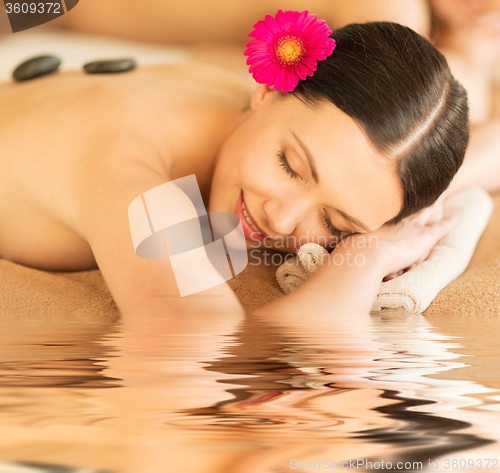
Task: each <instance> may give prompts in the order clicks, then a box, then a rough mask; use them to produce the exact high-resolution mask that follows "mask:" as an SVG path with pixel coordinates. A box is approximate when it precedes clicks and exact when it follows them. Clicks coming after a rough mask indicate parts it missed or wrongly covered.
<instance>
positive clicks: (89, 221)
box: [77, 156, 243, 317]
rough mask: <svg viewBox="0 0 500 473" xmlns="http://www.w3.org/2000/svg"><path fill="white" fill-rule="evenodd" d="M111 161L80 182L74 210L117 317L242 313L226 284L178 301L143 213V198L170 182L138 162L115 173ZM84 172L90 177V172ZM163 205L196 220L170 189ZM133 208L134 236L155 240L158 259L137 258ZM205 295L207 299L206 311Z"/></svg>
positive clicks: (169, 266) (170, 270)
mask: <svg viewBox="0 0 500 473" xmlns="http://www.w3.org/2000/svg"><path fill="white" fill-rule="evenodd" d="M113 161H114V160H113V159H109V160H107V161H106V160H104V162H103V164H102V166H101V168H100V169H99V170H98V172H95V173H94V174H93V176H92V177H90V176H87V177H88V178H87V179H84V181H86V182H87V183H88V184H87V185H86V186H83V187H82V189H80V190H79V191H78V193H77V195H78V199H77V209H78V214H79V219H80V226H81V229H82V232H83V234H84V236H85V239H86V240H87V241H88V243H89V245H90V247H91V249H92V252H93V254H94V257H95V260H96V262H97V265H98V267H99V269H100V270H101V272H102V275H103V277H104V279H105V281H106V283H107V285H108V287H109V289H110V291H111V294H112V295H113V298H114V300H115V302H116V303H117V305H118V307H119V309H120V311H121V312H122V314H123V315H125V316H127V317H136V316H138V315H157V314H159V313H163V314H167V313H172V314H188V313H203V314H210V313H213V314H224V313H227V314H241V313H243V311H242V308H241V305H240V304H239V302H238V300H237V298H236V296H235V295H234V293H233V292H232V291H231V289H230V288H229V286H227V285H226V284H225V283H222V284H220V285H218V286H217V287H215V288H211V289H208V290H206V291H203V292H200V294H198V295H197V296H198V297H196V298H189V297H184V298H182V297H181V296H180V293H179V289H178V285H177V281H176V277H175V274H174V270H173V268H172V264H171V261H170V259H169V255H168V252H167V250H166V246H165V245H164V244H163V240H162V238H163V236H162V229H153V228H152V227H151V225H150V224H148V217H149V214H148V211H147V209H148V207H147V206H144V207H143V202H144V197H143V196H144V193H146V192H148V191H151V190H152V189H157V188H159V187H162V186H164V185H165V184H167V183H169V182H170V179H169V176H168V175H166V174H163V173H159V172H157V171H156V170H155V169H153V168H151V167H150V166H148V165H146V164H145V163H144V160H143V159H134V158H133V157H131V156H128V157H127V159H126V162H127V165H126V166H122V167H120V168H119V169H116V167H115V166H114V165H113ZM146 161H147V160H146ZM86 172H88V173H92V171H91V170H90V169H89V170H88V171H86ZM162 205H164V206H167V207H169V208H170V209H174V211H175V212H176V213H177V214H181V215H182V217H183V219H192V218H195V217H196V216H197V211H196V209H195V207H194V204H193V203H192V202H191V200H190V199H189V198H188V196H187V195H186V194H185V193H184V192H183V191H181V189H180V188H177V187H175V186H170V187H169V192H168V196H166V197H165V199H164V201H163V202H162ZM136 207H141V210H142V214H141V215H140V218H141V219H142V222H141V223H142V224H143V225H142V227H141V229H140V230H139V233H141V232H142V236H144V238H149V237H155V238H156V240H157V243H158V244H159V245H160V249H161V250H162V251H163V255H162V256H160V257H154V258H145V257H143V255H142V256H139V255H138V254H137V253H136V250H137V233H136V232H134V230H133V227H134V221H133V219H134V213H133V212H132V210H133V209H134V208H136ZM207 262H208V258H207ZM193 269H195V268H193ZM221 282H222V281H221ZM204 295H205V296H207V297H210V298H211V299H210V301H211V302H210V304H211V305H210V307H207V305H206V302H205V299H203V297H202V296H204Z"/></svg>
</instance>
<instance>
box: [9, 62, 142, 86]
mask: <svg viewBox="0 0 500 473" xmlns="http://www.w3.org/2000/svg"><path fill="white" fill-rule="evenodd" d="M60 65H61V60H60V59H59V58H58V57H56V56H37V57H34V58H31V59H28V60H27V61H24V62H23V63H21V64H19V66H17V67H16V68H15V69H14V72H13V73H12V77H14V79H15V80H16V81H18V82H21V81H25V80H30V79H35V78H36V77H41V76H45V75H47V74H52V73H53V72H56V71H57V69H59V66H60ZM136 65H137V64H136V62H135V61H134V60H133V59H114V60H106V61H94V62H89V63H87V64H85V65H84V66H83V69H84V71H85V72H86V73H87V74H106V73H117V72H127V71H131V70H132V69H134V68H135V66H136Z"/></svg>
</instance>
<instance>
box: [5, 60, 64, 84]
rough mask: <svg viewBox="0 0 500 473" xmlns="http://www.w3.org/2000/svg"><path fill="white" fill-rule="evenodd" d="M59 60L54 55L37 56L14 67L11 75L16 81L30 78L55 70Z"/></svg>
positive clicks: (59, 62)
mask: <svg viewBox="0 0 500 473" xmlns="http://www.w3.org/2000/svg"><path fill="white" fill-rule="evenodd" d="M60 64H61V60H60V59H59V58H57V57H55V56H38V57H34V58H32V59H28V60H27V61H24V62H23V63H22V64H19V66H17V67H16V69H15V70H14V72H13V73H12V76H13V77H14V79H15V80H17V81H23V80H30V79H34V78H35V77H41V76H45V75H47V74H50V73H51V72H55V71H57V69H58V68H59V65H60Z"/></svg>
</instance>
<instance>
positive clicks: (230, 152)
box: [0, 23, 468, 317]
mask: <svg viewBox="0 0 500 473" xmlns="http://www.w3.org/2000/svg"><path fill="white" fill-rule="evenodd" d="M332 37H333V38H334V39H335V41H336V48H335V51H334V53H333V54H332V55H331V56H329V57H328V58H327V59H326V60H324V61H321V62H320V63H319V64H318V69H317V71H316V72H315V73H314V75H313V76H312V77H308V78H307V79H306V80H303V81H300V83H299V84H298V86H297V88H296V89H295V90H294V91H293V92H290V93H288V94H282V93H281V92H278V91H276V90H274V89H273V88H271V87H267V86H266V85H259V86H258V87H257V89H256V90H253V89H254V88H253V87H251V86H249V85H248V83H247V82H246V81H244V80H243V79H242V78H241V77H240V76H239V75H234V74H233V73H229V72H226V71H223V70H220V69H215V68H209V67H194V66H191V67H190V66H155V67H144V68H139V69H138V70H137V71H134V72H133V73H131V74H128V75H127V74H124V75H120V76H112V77H102V76H99V77H96V76H86V75H84V74H82V73H80V72H70V73H66V74H61V75H58V76H53V77H46V78H43V79H39V80H37V81H33V82H28V83H23V84H3V86H2V89H1V92H0V93H1V94H2V95H3V96H2V99H3V103H4V104H5V106H4V107H3V108H2V116H1V120H2V124H3V126H2V128H1V130H2V131H1V133H2V143H3V149H4V153H3V154H2V158H1V160H2V169H3V173H2V185H1V186H0V188H1V189H2V192H3V195H4V200H3V202H4V205H3V206H2V208H0V218H1V220H2V222H4V224H3V225H2V233H1V235H0V255H1V256H2V257H4V258H7V259H11V260H13V261H16V262H19V263H22V264H25V265H28V266H33V267H37V268H41V269H49V270H83V269H90V268H94V267H96V264H97V265H98V267H99V268H100V269H101V271H102V274H103V276H104V278H105V280H106V282H107V284H108V286H109V288H110V290H111V293H112V294H113V297H114V298H115V301H116V303H117V305H118V307H119V308H120V310H121V311H122V313H123V314H124V316H125V317H127V316H128V317H134V316H135V317H137V316H140V315H145V314H146V315H147V314H149V315H156V314H159V313H164V314H166V313H169V314H175V313H178V314H189V313H197V312H200V313H204V314H213V315H215V314H218V315H223V314H228V315H229V314H233V315H234V314H242V313H243V309H242V307H241V306H240V304H239V302H238V301H237V299H236V297H235V295H234V294H233V293H232V291H231V290H230V289H229V287H228V286H227V285H226V284H221V285H219V286H217V287H215V288H213V289H209V290H206V291H203V292H201V293H200V294H197V295H196V296H197V297H184V298H181V297H179V293H178V290H177V286H176V280H175V276H174V273H173V270H172V266H171V263H170V261H169V259H168V258H167V259H165V260H153V259H142V258H139V257H138V256H137V255H136V254H135V252H134V247H133V245H132V242H131V238H130V228H129V220H128V215H127V209H128V206H129V204H130V203H131V202H132V201H133V200H134V199H136V198H137V196H140V195H142V194H143V193H144V192H146V191H148V190H149V189H152V188H155V187H157V186H160V185H162V184H164V183H166V182H169V181H172V180H176V179H179V178H181V177H184V176H189V175H191V174H195V175H196V178H197V181H198V184H199V186H200V189H201V193H202V196H203V198H204V200H205V202H208V201H209V208H210V211H212V212H236V213H239V214H242V215H244V212H243V207H242V208H241V209H240V208H239V205H240V204H241V205H243V203H244V205H245V212H247V214H248V215H249V218H250V222H251V224H253V225H255V228H256V229H257V233H260V234H261V235H260V236H259V235H258V234H255V232H254V231H252V230H251V229H250V228H253V227H251V226H250V224H249V225H247V226H245V225H244V228H246V230H245V236H246V237H247V238H248V239H249V240H255V239H257V240H259V239H260V240H262V239H263V238H266V237H267V238H266V242H267V244H268V246H269V244H270V245H271V246H275V247H276V248H278V249H288V250H296V249H297V246H296V245H295V246H286V245H288V244H289V242H290V241H292V242H297V241H299V240H300V237H301V236H306V237H307V239H308V241H323V240H320V238H322V239H325V238H327V239H328V242H329V244H331V245H335V244H336V243H338V242H339V239H340V238H345V242H349V243H351V244H349V245H343V244H342V243H344V242H341V243H340V244H338V246H337V247H336V249H335V250H334V252H333V253H332V255H344V256H345V257H346V258H344V259H343V260H344V262H345V263H343V264H340V265H338V264H335V263H333V257H332V262H330V261H328V262H327V263H326V264H324V265H323V266H322V267H321V268H319V269H318V270H317V271H316V272H315V273H314V275H313V276H312V277H311V278H310V279H309V280H308V281H307V282H306V283H305V284H304V285H303V286H302V287H300V288H299V289H298V290H297V291H295V292H293V293H292V294H290V295H288V296H286V297H284V298H282V299H280V300H278V301H275V302H273V303H272V304H270V305H268V306H266V307H264V308H263V309H260V311H258V312H259V313H261V314H266V313H272V314H278V313H283V312H286V313H287V314H294V313H295V314H299V315H300V314H304V313H306V311H310V312H312V313H314V314H320V313H323V314H327V315H328V314H334V315H337V314H343V313H368V311H369V310H370V308H371V305H372V303H373V300H374V298H375V296H376V294H377V290H378V287H379V285H380V281H381V279H382V278H383V277H384V276H386V275H388V274H391V273H395V272H397V271H399V270H401V269H404V268H406V267H407V266H409V265H411V264H412V263H415V262H416V261H418V260H419V259H420V258H422V256H424V255H426V254H427V253H428V252H429V251H430V250H431V249H432V247H433V246H434V245H435V244H436V242H437V241H438V240H439V239H440V238H441V237H442V236H444V235H445V234H446V233H447V232H448V231H449V230H450V228H451V227H452V225H453V222H451V221H450V220H443V221H440V222H437V223H434V224H428V225H427V224H426V222H425V219H422V218H414V219H408V218H405V217H410V216H411V215H414V214H415V213H417V212H419V211H420V210H421V209H425V208H426V207H428V206H430V205H432V204H433V203H434V202H435V201H436V200H437V199H438V197H439V196H440V195H441V194H442V193H443V191H444V190H445V189H446V188H447V186H448V185H449V183H450V182H451V180H452V179H453V176H454V175H455V173H456V172H457V170H458V168H459V167H460V165H461V163H462V160H463V157H464V154H465V149H466V146H467V141H468V108H467V98H466V93H465V91H464V89H463V88H462V87H461V86H460V84H459V83H458V82H456V81H455V80H454V79H453V77H452V76H451V73H450V71H449V68H448V66H447V63H446V61H445V59H444V57H443V56H442V55H441V54H440V53H439V52H438V51H437V50H436V49H435V48H434V47H433V46H432V45H431V44H430V43H429V42H428V41H427V40H425V39H424V38H422V37H421V36H419V35H418V34H416V33H415V32H414V31H412V30H410V29H408V28H405V27H403V26H400V25H397V24H394V23H371V24H365V25H349V26H347V27H345V28H342V29H340V30H337V31H335V32H334V34H333V35H332ZM33 105H35V106H33ZM27 130H29V133H30V138H31V140H30V141H29V142H28V141H27V140H26V133H27ZM7 199H8V200H7ZM176 199H177V200H176V201H175V205H176V206H177V207H178V208H179V209H180V210H182V212H183V214H184V215H186V217H188V216H189V215H192V216H193V217H194V216H196V212H195V211H194V208H193V205H192V204H191V202H190V201H189V200H188V199H187V198H186V197H185V195H182V193H179V194H178V195H177V196H176ZM244 216H246V215H244ZM398 222H399V223H398ZM254 230H255V229H254ZM353 233H355V234H354V235H353ZM366 233H370V235H371V236H372V237H376V242H377V244H376V246H374V245H366V243H365V240H363V239H364V238H366V237H364V234H366ZM284 241H285V242H286V245H285V246H283V242H284ZM371 241H373V240H371ZM360 242H362V243H363V244H360ZM348 251H351V252H352V254H354V256H358V260H357V261H360V257H359V255H360V256H362V258H361V259H362V260H363V264H362V265H359V264H351V263H349V260H348V253H347V252H348ZM332 255H331V256H332ZM330 263H331V264H330ZM207 297H210V299H208V301H209V302H210V304H207V303H206V301H207V299H206V298H207Z"/></svg>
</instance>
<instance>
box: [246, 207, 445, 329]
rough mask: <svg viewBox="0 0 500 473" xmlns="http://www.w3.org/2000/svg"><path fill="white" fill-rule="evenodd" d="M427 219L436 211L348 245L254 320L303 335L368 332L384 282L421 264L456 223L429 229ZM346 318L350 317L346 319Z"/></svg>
mask: <svg viewBox="0 0 500 473" xmlns="http://www.w3.org/2000/svg"><path fill="white" fill-rule="evenodd" d="M426 216H427V218H430V217H432V209H429V210H426V211H423V212H421V213H419V214H416V215H415V216H413V217H410V218H407V219H404V220H403V221H402V222H400V223H399V224H398V225H388V224H386V225H383V226H382V227H380V228H379V229H377V230H376V231H374V232H371V233H368V234H358V235H352V236H350V237H348V238H347V239H344V240H343V241H341V242H340V243H339V245H337V247H336V248H335V250H334V251H333V252H332V253H331V254H330V255H329V257H328V258H327V260H325V262H324V263H323V265H322V266H320V267H319V268H318V269H317V270H316V271H315V272H314V273H313V274H312V276H311V277H310V278H309V279H308V280H307V281H306V282H305V283H304V284H302V285H301V286H300V287H299V288H298V289H296V290H295V291H294V292H292V293H291V294H289V295H287V296H285V297H283V298H281V299H279V300H276V301H274V302H272V303H270V304H268V305H266V306H264V307H262V308H260V309H258V310H256V311H255V312H254V315H256V316H258V317H261V318H263V319H265V320H267V321H273V322H275V323H280V322H282V323H284V324H286V325H287V326H294V327H296V329H297V330H300V331H301V332H304V331H308V330H312V331H315V328H314V327H315V326H316V327H317V326H327V325H330V327H331V328H335V327H339V326H340V325H341V324H343V323H344V324H349V325H354V326H356V327H357V329H359V330H361V329H363V328H364V329H365V330H368V326H369V313H370V310H371V308H372V306H373V302H374V301H375V298H376V296H377V293H378V290H379V288H380V284H381V282H382V279H383V278H384V277H385V276H386V275H388V274H392V273H397V272H398V271H400V270H401V269H404V268H406V267H408V266H410V265H411V264H413V263H415V262H416V261H418V260H419V259H420V258H421V257H422V255H425V254H427V253H428V252H430V251H431V250H432V248H433V247H434V246H435V244H436V243H437V242H438V241H439V240H440V239H441V238H442V237H443V236H444V235H446V234H447V233H448V232H449V231H450V229H451V228H452V227H453V225H454V221H453V220H452V219H444V220H440V221H437V222H434V223H426V219H425V217H426ZM427 221H428V220H427ZM346 315H348V316H351V317H349V318H348V319H346V318H345V316H346ZM344 321H345V322H344ZM325 324H326V325H325Z"/></svg>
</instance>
